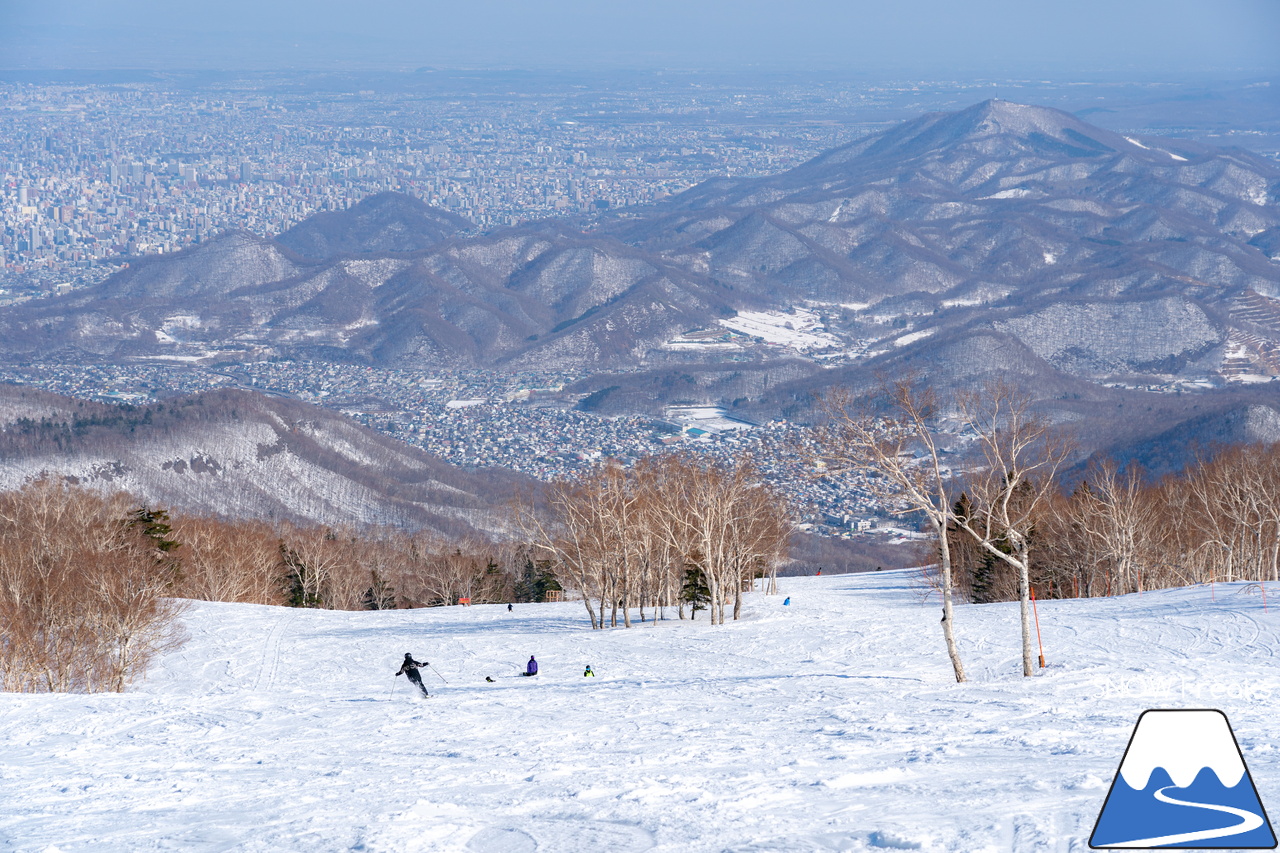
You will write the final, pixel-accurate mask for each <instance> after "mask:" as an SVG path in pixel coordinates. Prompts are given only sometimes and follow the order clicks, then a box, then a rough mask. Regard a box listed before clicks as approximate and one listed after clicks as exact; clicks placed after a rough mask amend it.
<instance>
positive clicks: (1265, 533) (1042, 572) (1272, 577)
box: [968, 445, 1280, 601]
mask: <svg viewBox="0 0 1280 853" xmlns="http://www.w3.org/2000/svg"><path fill="white" fill-rule="evenodd" d="M1032 542H1033V545H1034V547H1035V548H1036V549H1037V551H1039V553H1040V557H1039V558H1038V560H1037V563H1038V565H1039V567H1040V568H1039V569H1038V570H1037V572H1036V573H1035V576H1034V578H1033V584H1034V586H1035V589H1036V594H1037V596H1039V597H1044V598H1050V597H1054V598H1058V597H1089V596H1100V595H1121V594H1125V593H1132V592H1141V591H1142V590H1146V589H1158V588H1166V587H1174V586H1188V585H1192V584H1199V583H1210V582H1213V581H1215V580H1217V581H1226V582H1230V581H1241V580H1245V581H1255V582H1258V583H1264V582H1267V581H1276V580H1280V449H1278V448H1277V447H1276V446H1275V445H1245V446H1237V447H1232V448H1228V449H1224V450H1220V451H1219V452H1217V453H1216V454H1214V455H1212V456H1206V457H1205V458H1203V459H1201V460H1199V461H1197V462H1196V463H1194V464H1192V465H1191V466H1189V467H1188V468H1187V469H1186V470H1184V471H1182V472H1180V473H1178V474H1172V475H1169V476H1166V477H1163V478H1161V479H1159V480H1155V481H1149V480H1148V479H1147V478H1145V477H1144V476H1143V473H1142V471H1141V470H1139V469H1138V468H1136V467H1134V466H1130V467H1128V468H1126V469H1123V470H1122V469H1120V468H1119V467H1118V466H1117V465H1115V464H1114V463H1112V462H1103V463H1101V464H1098V465H1096V466H1094V467H1093V468H1091V469H1090V471H1089V472H1088V474H1087V475H1086V477H1085V479H1084V480H1083V482H1081V483H1080V484H1079V485H1077V486H1075V487H1074V488H1073V489H1072V490H1071V491H1070V492H1069V493H1064V494H1054V495H1052V496H1050V498H1049V499H1048V500H1045V501H1043V502H1041V503H1040V504H1039V505H1038V506H1037V508H1036V513H1035V532H1034V536H1033V537H1032ZM985 568H989V567H986V566H984V563H983V562H982V561H975V562H974V564H973V566H972V567H971V569H970V571H969V572H968V574H969V575H970V576H971V577H972V578H973V579H976V581H977V590H976V594H975V595H974V596H973V597H974V599H975V600H979V601H983V600H999V599H1000V597H1001V596H1002V594H1006V593H1007V583H1004V582H1003V581H1002V579H1001V578H1000V576H999V575H998V573H993V574H992V576H991V577H985V576H984V569H985ZM969 585H970V586H971V587H972V586H973V585H974V581H973V580H970V581H969Z"/></svg>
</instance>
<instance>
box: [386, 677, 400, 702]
mask: <svg viewBox="0 0 1280 853" xmlns="http://www.w3.org/2000/svg"><path fill="white" fill-rule="evenodd" d="M399 685H400V682H399V681H398V680H397V681H392V682H391V689H390V690H388V691H387V698H388V699H390V698H391V695H392V694H393V693H395V692H396V687H398V686H399Z"/></svg>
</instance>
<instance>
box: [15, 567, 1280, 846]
mask: <svg viewBox="0 0 1280 853" xmlns="http://www.w3.org/2000/svg"><path fill="white" fill-rule="evenodd" d="M782 583H783V592H784V594H785V595H789V596H790V597H791V605H790V606H783V596H781V595H779V596H776V597H766V596H763V595H752V596H751V597H750V598H749V604H748V606H747V608H746V618H745V619H744V620H743V621H740V622H737V623H733V624H730V625H728V626H725V627H721V628H713V627H711V626H710V625H708V624H707V623H706V622H705V621H699V622H696V623H692V624H691V623H689V622H680V621H676V620H672V621H667V622H663V623H659V624H658V626H657V627H656V628H654V627H648V626H646V627H636V628H632V629H630V630H625V629H616V630H611V631H601V632H592V631H590V630H588V629H587V627H586V618H585V617H586V614H585V612H584V611H583V609H582V607H581V606H580V605H579V604H576V603H564V604H545V605H516V607H515V610H514V612H513V613H508V612H507V610H506V608H505V607H501V606H486V607H473V608H462V607H452V608H440V609H431V610H415V611H395V612H378V613H334V612H319V611H298V610H285V609H272V608H266V607H256V606H248V605H230V604H208V603H200V604H195V605H193V606H192V609H191V611H190V613H189V615H188V617H187V624H188V629H189V631H190V634H191V641H190V642H189V643H188V644H187V646H186V647H185V648H184V649H183V650H181V651H180V652H178V653H176V654H173V655H171V656H170V657H168V658H166V659H164V660H163V661H162V663H161V665H160V666H158V667H157V668H156V670H155V671H153V673H152V675H151V678H150V679H149V680H148V681H147V682H146V683H145V684H143V685H141V686H140V687H139V688H138V689H136V690H135V691H134V692H131V693H128V694H124V695H98V696H66V695H61V696H48V695H0V755H2V756H3V759H0V850H10V849H12V850H21V851H48V853H53V852H54V851H64V853H71V851H126V850H127V851H137V850H183V851H221V850H233V849H234V850H263V851H266V850H270V851H282V850H283V851H307V853H313V851H330V850H363V851H406V853H407V851H428V850H431V851H436V850H439V851H470V853H476V851H481V853H484V851H488V853H498V852H499V851H502V853H511V852H512V851H535V850H539V851H604V850H610V851H641V850H658V851H673V853H674V851H721V850H735V851H745V850H756V851H765V850H772V851H823V850H842V851H844V850H876V849H882V848H898V849H922V850H939V851H964V853H973V851H983V850H991V851H1007V850H1017V851H1024V850H1025V851H1055V850H1058V851H1076V850H1084V849H1087V839H1088V836H1089V833H1090V831H1091V830H1092V828H1093V822H1094V819H1095V818H1096V817H1097V814H1098V811H1099V809H1100V808H1101V806H1102V803H1103V800H1104V798H1105V797H1106V795H1107V790H1108V786H1109V785H1110V782H1111V779H1112V777H1113V775H1114V774H1115V772H1116V769H1117V767H1118V766H1119V763H1120V759H1121V757H1122V755H1123V753H1124V749H1125V745H1126V743H1127V741H1128V738H1129V735H1130V732H1131V731H1132V729H1133V726H1134V724H1135V722H1136V721H1137V719H1138V716H1139V714H1140V713H1141V712H1142V711H1143V710H1145V709H1147V708H1219V709H1221V710H1222V711H1223V712H1225V713H1226V715H1227V716H1228V717H1229V719H1230V721H1231V723H1232V725H1233V727H1234V730H1235V734H1236V737H1237V738H1238V739H1239V741H1240V745H1241V747H1242V749H1243V751H1244V757H1245V760H1246V762H1247V763H1248V765H1249V769H1250V771H1251V773H1252V776H1253V780H1254V782H1255V783H1256V785H1257V788H1258V792H1259V794H1260V795H1261V798H1262V802H1263V804H1264V805H1268V804H1269V805H1270V806H1271V813H1272V814H1273V815H1274V814H1276V813H1277V811H1280V748H1278V747H1277V745H1276V744H1275V742H1274V737H1273V735H1272V732H1273V731H1274V719H1275V715H1276V708H1277V698H1278V697H1280V669H1278V668H1277V666H1276V656H1275V652H1276V649H1277V647H1280V612H1278V611H1277V610H1276V609H1275V608H1274V607H1273V609H1272V611H1271V612H1270V613H1266V612H1264V610H1263V604H1262V600H1261V598H1260V597H1259V596H1258V595H1257V594H1256V587H1255V588H1253V589H1250V588H1249V587H1248V586H1247V585H1244V584H1237V585H1222V584H1219V585H1218V586H1217V588H1216V590H1215V591H1214V594H1215V595H1216V601H1215V600H1213V599H1212V598H1211V592H1210V590H1209V589H1208V588H1194V589H1188V590H1175V591H1166V592H1157V593H1148V594H1145V595H1142V596H1129V597H1126V598H1118V599H1104V600H1092V601H1067V602H1043V603H1041V605H1040V619H1041V623H1042V627H1043V632H1044V641H1045V651H1046V654H1047V657H1048V661H1049V664H1050V667H1049V669H1048V670H1046V671H1045V672H1044V673H1043V674H1042V675H1040V676H1038V677H1036V678H1033V679H1023V678H1022V677H1020V675H1019V658H1018V643H1017V623H1018V617H1017V609H1016V605H987V606H983V607H975V606H962V607H960V608H959V610H958V611H957V616H956V620H957V627H958V629H959V632H960V637H961V646H962V651H963V653H964V656H965V663H966V665H967V666H968V668H969V669H970V671H971V673H972V676H973V681H972V682H970V683H968V684H964V685H957V684H955V683H953V682H952V680H951V675H950V670H949V667H948V664H947V660H946V657H945V655H944V654H943V651H942V645H941V641H940V638H939V630H938V624H937V620H938V613H939V609H938V607H937V606H936V603H934V602H927V601H923V600H922V598H921V596H920V595H919V593H918V591H917V589H916V588H915V587H914V585H913V583H912V581H911V577H910V575H909V573H898V572H885V573H880V574H872V575H860V576H836V577H823V578H801V579H784V580H783V581H782ZM1273 590H1274V591H1272V592H1271V594H1272V595H1276V596H1277V599H1276V600H1274V601H1273V602H1272V603H1273V604H1274V605H1276V606H1280V585H1276V586H1275V587H1273ZM405 652H412V653H414V654H415V655H416V656H417V657H418V659H419V660H428V661H430V662H432V663H433V664H434V665H435V668H436V669H438V670H439V672H440V674H442V675H443V677H444V678H447V679H448V681H449V683H448V684H447V685H446V684H444V683H443V682H442V681H441V680H440V678H438V677H437V676H436V675H435V674H433V673H431V672H427V673H426V674H425V677H426V679H427V684H428V687H429V688H430V689H431V692H432V698H430V699H429V700H421V699H415V698H413V697H412V696H411V695H410V689H409V685H407V684H406V683H405V682H404V679H403V678H400V679H397V678H393V677H392V673H393V672H394V671H395V670H396V667H397V666H398V665H399V659H400V658H401V657H402V656H403V654H404V653H405ZM530 654H536V655H537V656H538V660H539V661H540V662H541V664H542V671H543V674H542V675H540V676H539V677H538V678H537V679H524V678H519V677H517V676H516V673H517V671H518V667H519V666H521V665H523V663H524V661H525V660H527V659H528V657H529V655H530ZM588 663H589V664H592V665H593V666H594V668H595V671H596V672H597V673H598V677H597V678H595V679H584V678H583V677H582V670H583V666H584V665H586V664H588ZM486 675H492V676H494V677H495V678H496V679H497V681H496V682H495V683H493V684H488V683H485V681H484V677H485V676H486Z"/></svg>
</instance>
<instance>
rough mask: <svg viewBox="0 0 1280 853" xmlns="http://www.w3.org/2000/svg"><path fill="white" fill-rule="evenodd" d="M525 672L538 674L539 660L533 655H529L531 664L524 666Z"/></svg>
mask: <svg viewBox="0 0 1280 853" xmlns="http://www.w3.org/2000/svg"><path fill="white" fill-rule="evenodd" d="M524 674H525V675H537V674H538V662H537V661H536V660H534V659H533V655H529V664H528V666H526V667H525V668H524Z"/></svg>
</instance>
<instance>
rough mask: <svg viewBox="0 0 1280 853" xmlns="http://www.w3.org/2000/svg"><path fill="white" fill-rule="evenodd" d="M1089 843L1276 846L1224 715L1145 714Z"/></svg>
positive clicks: (1237, 847)
mask: <svg viewBox="0 0 1280 853" xmlns="http://www.w3.org/2000/svg"><path fill="white" fill-rule="evenodd" d="M1089 846H1090V847H1091V848H1093V849H1095V850H1097V849H1135V848H1137V849H1149V848H1157V849H1167V848H1175V849H1176V848H1187V847H1194V848H1197V849H1200V850H1225V849H1231V850H1272V849H1274V848H1275V846H1276V836H1275V833H1274V832H1272V830H1271V821H1270V820H1268V819H1267V813H1266V811H1265V810H1264V809H1263V808H1262V801H1261V800H1259V799H1258V791H1257V789H1256V788H1255V787H1254V785H1253V777H1252V776H1250V775H1249V768H1248V767H1246V766H1245V763H1244V756H1243V755H1242V754H1241V752H1240V744H1238V743H1237V742H1236V736H1235V733H1234V732H1232V731H1231V723H1229V722H1228V721H1227V717H1226V715H1225V714H1223V713H1222V712H1221V711H1216V710H1178V711H1159V710H1157V711H1144V712H1143V713H1142V716H1141V717H1139V718H1138V724H1137V725H1136V726H1134V729H1133V735H1132V736H1131V737H1130V738H1129V746H1128V747H1127V748H1126V749H1125V752H1124V758H1123V759H1121V761H1120V769H1119V770H1118V771H1117V772H1116V778H1115V780H1114V781H1113V782H1112V783H1111V790H1110V791H1108V792H1107V799H1106V802H1104V803H1103V805H1102V811H1101V812H1100V813H1099V814H1098V822H1097V823H1096V824H1095V825H1094V828H1093V835H1091V836H1090V837H1089Z"/></svg>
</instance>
